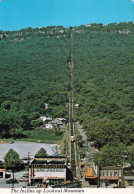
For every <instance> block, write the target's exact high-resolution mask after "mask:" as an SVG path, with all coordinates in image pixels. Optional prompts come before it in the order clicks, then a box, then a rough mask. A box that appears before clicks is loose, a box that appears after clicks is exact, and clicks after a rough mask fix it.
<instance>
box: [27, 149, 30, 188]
mask: <svg viewBox="0 0 134 194" xmlns="http://www.w3.org/2000/svg"><path fill="white" fill-rule="evenodd" d="M29 162H30V152H28V162H27V164H28V180H27V185H29V176H30V174H29Z"/></svg>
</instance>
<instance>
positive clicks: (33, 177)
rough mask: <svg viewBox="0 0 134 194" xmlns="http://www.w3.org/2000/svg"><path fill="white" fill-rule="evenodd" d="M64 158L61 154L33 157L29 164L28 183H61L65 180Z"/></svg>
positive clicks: (65, 166) (43, 184)
mask: <svg viewBox="0 0 134 194" xmlns="http://www.w3.org/2000/svg"><path fill="white" fill-rule="evenodd" d="M66 171H67V165H66V158H65V157H62V156H44V157H37V156H36V157H35V158H34V159H33V161H32V162H31V163H30V165H29V185H34V184H41V185H42V186H43V187H46V186H48V185H51V186H54V185H57V184H63V183H64V181H66V174H67V173H66Z"/></svg>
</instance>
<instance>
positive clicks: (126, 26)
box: [0, 22, 134, 165]
mask: <svg viewBox="0 0 134 194" xmlns="http://www.w3.org/2000/svg"><path fill="white" fill-rule="evenodd" d="M4 33H5V34H6V35H7V36H6V37H4V38H3V39H1V40H0V59H1V60H0V73H1V83H0V104H1V109H0V114H1V117H0V132H1V136H2V137H5V136H6V137H7V136H14V134H16V131H17V132H18V131H19V130H20V131H22V130H26V129H30V128H31V127H32V126H31V120H32V119H35V118H36V117H38V116H39V115H46V114H49V115H51V116H53V117H65V118H68V115H67V114H68V90H69V71H68V58H69V55H70V48H69V47H70V40H69V33H70V31H69V29H67V28H63V27H61V26H58V27H47V28H40V29H39V28H36V29H32V28H27V29H24V30H20V31H14V32H4ZM72 46H73V61H74V69H73V87H74V103H75V104H79V108H75V119H76V120H77V121H80V123H81V124H82V125H83V127H84V129H85V130H86V133H87V136H88V138H89V140H90V141H92V142H93V145H94V146H95V147H97V148H98V149H99V150H100V155H98V156H97V160H98V161H100V162H101V163H102V164H103V163H104V161H105V164H108V165H110V164H111V163H112V164H114V163H115V164H117V163H119V162H120V161H123V159H124V156H126V155H127V153H129V150H130V149H131V146H132V145H133V142H134V52H133V51H134V24H133V23H132V22H129V23H120V24H109V25H107V26H103V25H102V24H92V25H91V26H90V25H88V26H79V27H74V28H73V45H72ZM45 103H48V104H49V108H48V109H47V110H46V109H45ZM106 154H107V155H106ZM112 157H113V158H112ZM106 158H108V160H107V159H106ZM109 158H111V159H110V161H109ZM129 158H131V157H130V155H129ZM111 161H112V162H111ZM113 161H114V162H113ZM110 162H111V163H110Z"/></svg>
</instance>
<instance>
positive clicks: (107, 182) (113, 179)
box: [100, 166, 123, 186]
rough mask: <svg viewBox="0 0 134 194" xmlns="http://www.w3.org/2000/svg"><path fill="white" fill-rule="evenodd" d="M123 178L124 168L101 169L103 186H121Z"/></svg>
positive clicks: (109, 167)
mask: <svg viewBox="0 0 134 194" xmlns="http://www.w3.org/2000/svg"><path fill="white" fill-rule="evenodd" d="M122 177H123V169H122V167H116V166H106V167H101V168H100V185H101V186H121V182H122Z"/></svg>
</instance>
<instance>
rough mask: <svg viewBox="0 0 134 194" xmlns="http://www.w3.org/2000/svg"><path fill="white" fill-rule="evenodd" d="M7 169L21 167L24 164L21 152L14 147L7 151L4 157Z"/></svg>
mask: <svg viewBox="0 0 134 194" xmlns="http://www.w3.org/2000/svg"><path fill="white" fill-rule="evenodd" d="M4 161H5V167H6V169H16V170H17V169H19V168H20V167H21V166H22V160H21V159H20V158H19V154H18V153H17V152H16V151H15V150H13V149H12V148H11V149H10V150H9V151H8V152H7V154H6V155H5V157H4Z"/></svg>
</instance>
